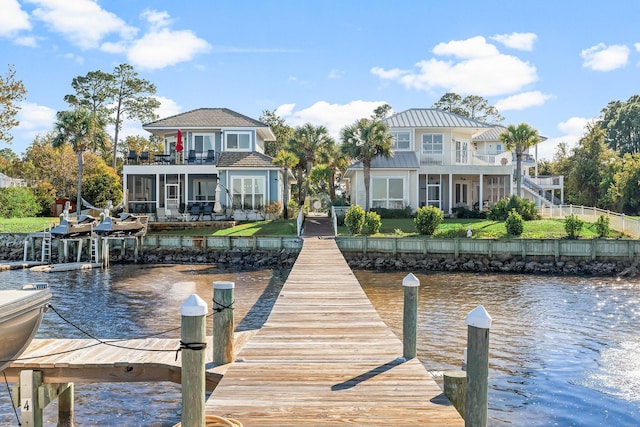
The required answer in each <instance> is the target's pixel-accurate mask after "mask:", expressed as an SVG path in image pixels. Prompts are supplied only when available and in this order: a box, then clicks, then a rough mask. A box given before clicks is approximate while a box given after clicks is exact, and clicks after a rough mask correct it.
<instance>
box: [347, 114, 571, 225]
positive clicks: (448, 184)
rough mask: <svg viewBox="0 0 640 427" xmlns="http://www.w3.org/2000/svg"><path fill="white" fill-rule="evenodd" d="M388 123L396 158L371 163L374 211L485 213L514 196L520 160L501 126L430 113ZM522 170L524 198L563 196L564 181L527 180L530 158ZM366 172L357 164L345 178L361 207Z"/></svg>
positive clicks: (354, 201)
mask: <svg viewBox="0 0 640 427" xmlns="http://www.w3.org/2000/svg"><path fill="white" fill-rule="evenodd" d="M384 122H385V123H386V124H387V126H388V127H389V130H390V133H391V135H392V136H393V156H392V157H390V158H383V157H378V158H376V159H374V160H373V161H372V164H371V182H370V199H371V200H370V201H369V202H370V203H369V206H371V207H372V208H376V207H381V208H389V209H401V208H404V207H405V206H410V207H411V208H412V210H416V209H417V208H418V207H421V206H435V207H438V208H440V209H441V210H443V211H444V212H445V213H446V214H452V213H453V209H454V208H455V207H458V206H464V207H466V208H468V209H485V208H488V207H490V206H492V205H493V204H495V203H496V202H497V201H499V200H500V199H502V198H504V197H507V196H510V195H511V194H514V193H515V191H516V189H515V184H514V173H515V170H516V160H515V155H514V154H512V153H511V152H508V151H506V150H505V147H504V144H502V143H501V142H500V133H501V132H502V131H503V130H504V128H503V127H501V126H493V125H489V124H486V123H482V122H479V121H477V120H472V119H469V118H466V117H462V116H459V115H456V114H452V113H449V112H446V111H442V110H438V109H429V108H426V109H410V110H406V111H403V112H401V113H397V114H394V115H392V116H391V117H388V118H387V119H385V120H384ZM522 166H523V171H524V173H525V174H526V178H527V179H525V185H524V186H523V187H524V191H523V193H524V194H522V196H524V197H530V198H531V199H533V200H536V201H537V202H538V203H543V200H544V199H545V198H544V196H545V194H548V193H550V194H551V195H553V192H554V191H556V190H558V189H559V190H560V191H561V187H562V182H561V181H562V180H561V177H559V178H560V179H559V180H548V181H545V180H541V179H538V177H535V178H531V177H529V168H531V167H535V161H534V158H533V157H532V156H530V155H529V154H528V153H527V154H526V155H525V156H523V161H522ZM363 173H364V172H363V167H362V164H361V163H360V162H358V163H355V164H353V165H351V166H349V168H348V169H347V170H346V172H345V174H344V180H345V181H346V182H347V183H348V190H347V193H348V195H349V196H350V199H351V203H352V204H359V205H361V206H364V205H365V203H364V201H365V200H364V198H365V190H364V178H363Z"/></svg>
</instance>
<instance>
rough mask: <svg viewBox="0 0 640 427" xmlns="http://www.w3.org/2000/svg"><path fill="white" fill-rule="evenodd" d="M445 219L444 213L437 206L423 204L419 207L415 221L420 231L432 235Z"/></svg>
mask: <svg viewBox="0 0 640 427" xmlns="http://www.w3.org/2000/svg"><path fill="white" fill-rule="evenodd" d="M443 219H444V213H443V212H442V211H441V210H440V209H438V208H436V207H435V206H423V207H421V208H418V211H417V212H416V217H415V219H414V222H415V223H416V228H417V229H418V233H420V234H423V235H426V236H432V235H433V233H434V232H435V231H436V228H438V225H440V223H441V222H442V220H443Z"/></svg>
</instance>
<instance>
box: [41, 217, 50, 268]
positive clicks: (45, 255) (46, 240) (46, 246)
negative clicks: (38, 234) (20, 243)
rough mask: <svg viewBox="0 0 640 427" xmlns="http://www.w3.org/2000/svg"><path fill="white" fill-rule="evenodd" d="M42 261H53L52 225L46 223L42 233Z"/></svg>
mask: <svg viewBox="0 0 640 427" xmlns="http://www.w3.org/2000/svg"><path fill="white" fill-rule="evenodd" d="M42 262H43V263H45V262H51V225H48V226H47V225H45V227H44V231H43V233H42Z"/></svg>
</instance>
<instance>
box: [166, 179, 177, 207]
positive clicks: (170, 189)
mask: <svg viewBox="0 0 640 427" xmlns="http://www.w3.org/2000/svg"><path fill="white" fill-rule="evenodd" d="M164 200H165V207H167V208H169V209H176V210H177V209H178V207H179V206H180V186H179V185H178V184H167V185H165V186H164Z"/></svg>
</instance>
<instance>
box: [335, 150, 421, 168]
mask: <svg viewBox="0 0 640 427" xmlns="http://www.w3.org/2000/svg"><path fill="white" fill-rule="evenodd" d="M418 168H420V162H419V161H418V158H417V157H416V153H414V152H413V151H396V152H395V153H394V155H393V157H383V156H378V157H375V158H374V159H372V160H371V169H418ZM349 169H362V162H356V163H354V164H352V165H351V166H349V167H348V168H347V170H349Z"/></svg>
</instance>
